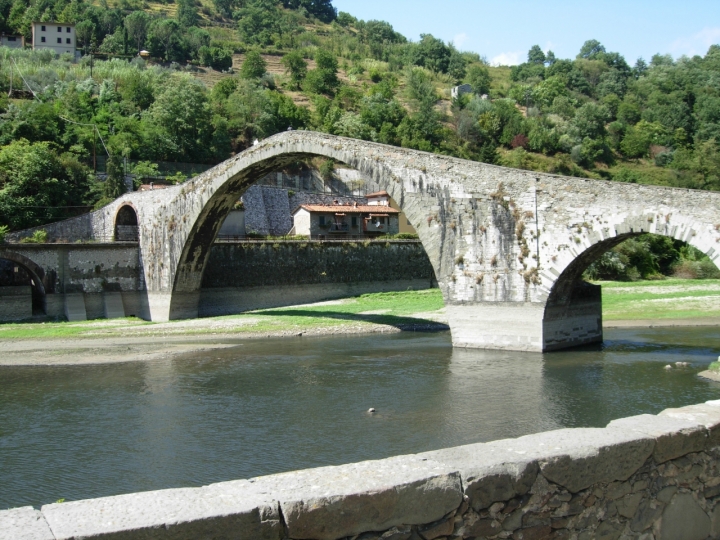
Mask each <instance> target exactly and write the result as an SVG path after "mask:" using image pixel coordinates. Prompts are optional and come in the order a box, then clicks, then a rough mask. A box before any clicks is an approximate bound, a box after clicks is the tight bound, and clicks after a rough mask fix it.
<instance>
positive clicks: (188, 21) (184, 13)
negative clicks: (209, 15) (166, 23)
mask: <svg viewBox="0 0 720 540" xmlns="http://www.w3.org/2000/svg"><path fill="white" fill-rule="evenodd" d="M177 20H178V23H180V26H182V27H184V28H190V27H191V26H195V25H196V24H197V22H198V12H197V7H195V0H178V10H177Z"/></svg>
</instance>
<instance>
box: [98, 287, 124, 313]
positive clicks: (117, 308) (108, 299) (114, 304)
mask: <svg viewBox="0 0 720 540" xmlns="http://www.w3.org/2000/svg"><path fill="white" fill-rule="evenodd" d="M103 311H104V315H105V318H106V319H120V318H122V317H124V316H125V307H124V306H123V300H122V293H121V292H105V293H103Z"/></svg>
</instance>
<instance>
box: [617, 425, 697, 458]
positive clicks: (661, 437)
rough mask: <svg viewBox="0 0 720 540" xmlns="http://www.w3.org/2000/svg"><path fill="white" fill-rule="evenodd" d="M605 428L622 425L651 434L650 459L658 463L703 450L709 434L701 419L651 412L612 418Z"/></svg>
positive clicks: (620, 426) (634, 430) (627, 428)
mask: <svg viewBox="0 0 720 540" xmlns="http://www.w3.org/2000/svg"><path fill="white" fill-rule="evenodd" d="M608 428H622V429H626V430H630V431H633V432H636V433H641V434H644V435H648V436H650V437H653V438H654V439H655V449H654V451H653V458H654V459H655V461H656V462H657V463H663V462H665V461H668V460H670V459H675V458H678V457H681V456H684V455H686V454H690V453H692V452H700V451H702V450H704V449H705V445H706V443H707V437H708V432H707V429H706V428H705V426H704V425H703V424H701V423H700V422H697V421H694V420H688V419H683V418H674V417H671V416H654V415H652V414H641V415H638V416H631V417H628V418H621V419H619V420H613V421H612V422H610V423H609V424H608Z"/></svg>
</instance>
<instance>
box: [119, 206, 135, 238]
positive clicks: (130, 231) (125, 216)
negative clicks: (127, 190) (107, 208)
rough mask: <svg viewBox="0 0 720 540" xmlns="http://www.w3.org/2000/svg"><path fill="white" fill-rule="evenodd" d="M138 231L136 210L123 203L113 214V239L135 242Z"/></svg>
mask: <svg viewBox="0 0 720 540" xmlns="http://www.w3.org/2000/svg"><path fill="white" fill-rule="evenodd" d="M138 233H139V231H138V216H137V212H135V209H134V208H133V207H132V206H130V205H129V204H124V205H123V206H121V207H120V208H119V209H118V212H117V214H116V215H115V241H116V242H137V241H138Z"/></svg>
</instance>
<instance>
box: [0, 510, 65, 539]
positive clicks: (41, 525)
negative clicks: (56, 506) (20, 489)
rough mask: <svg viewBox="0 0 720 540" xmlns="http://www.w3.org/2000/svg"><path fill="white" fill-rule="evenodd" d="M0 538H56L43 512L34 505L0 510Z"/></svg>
mask: <svg viewBox="0 0 720 540" xmlns="http://www.w3.org/2000/svg"><path fill="white" fill-rule="evenodd" d="M0 540H55V536H53V533H52V532H51V531H50V527H49V526H48V524H47V522H46V521H45V519H44V518H43V516H42V514H41V513H40V512H38V511H37V510H35V509H34V508H33V507H32V506H23V507H21V508H12V509H11V510H2V511H0Z"/></svg>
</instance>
